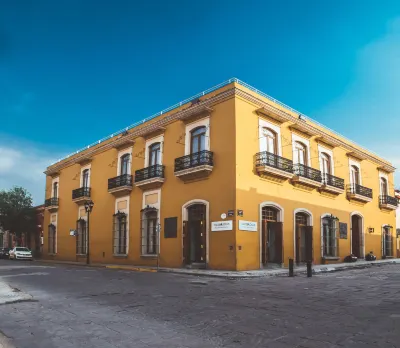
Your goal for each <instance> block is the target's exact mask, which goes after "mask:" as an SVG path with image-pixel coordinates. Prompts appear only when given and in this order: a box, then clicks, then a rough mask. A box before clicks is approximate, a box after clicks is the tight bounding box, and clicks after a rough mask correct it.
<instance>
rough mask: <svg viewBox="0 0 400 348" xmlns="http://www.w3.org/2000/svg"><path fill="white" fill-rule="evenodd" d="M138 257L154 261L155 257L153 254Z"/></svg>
mask: <svg viewBox="0 0 400 348" xmlns="http://www.w3.org/2000/svg"><path fill="white" fill-rule="evenodd" d="M140 257H146V258H149V259H156V258H157V255H154V254H143V255H140Z"/></svg>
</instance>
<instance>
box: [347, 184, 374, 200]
mask: <svg viewBox="0 0 400 348" xmlns="http://www.w3.org/2000/svg"><path fill="white" fill-rule="evenodd" d="M347 192H348V193H350V194H353V195H360V196H364V197H367V198H372V190H371V189H370V188H368V187H364V186H361V185H358V184H350V185H347Z"/></svg>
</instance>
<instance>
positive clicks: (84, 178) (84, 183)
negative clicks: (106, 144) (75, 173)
mask: <svg viewBox="0 0 400 348" xmlns="http://www.w3.org/2000/svg"><path fill="white" fill-rule="evenodd" d="M89 175H90V169H89V168H87V169H84V170H83V171H82V187H85V188H87V187H90V182H89Z"/></svg>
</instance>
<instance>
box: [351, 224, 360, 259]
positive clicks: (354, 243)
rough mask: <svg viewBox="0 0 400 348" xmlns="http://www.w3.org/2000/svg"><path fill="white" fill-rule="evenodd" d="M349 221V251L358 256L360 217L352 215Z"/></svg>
mask: <svg viewBox="0 0 400 348" xmlns="http://www.w3.org/2000/svg"><path fill="white" fill-rule="evenodd" d="M351 219H352V221H351V253H352V254H353V255H355V256H357V257H358V258H359V257H360V219H359V217H358V216H352V218H351Z"/></svg>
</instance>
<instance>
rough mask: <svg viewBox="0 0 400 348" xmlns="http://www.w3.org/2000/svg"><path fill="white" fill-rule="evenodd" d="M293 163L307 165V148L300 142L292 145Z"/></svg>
mask: <svg viewBox="0 0 400 348" xmlns="http://www.w3.org/2000/svg"><path fill="white" fill-rule="evenodd" d="M294 162H295V163H296V164H302V165H305V166H306V165H307V163H308V161H307V146H306V145H305V144H303V143H302V142H300V141H296V142H295V144H294Z"/></svg>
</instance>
